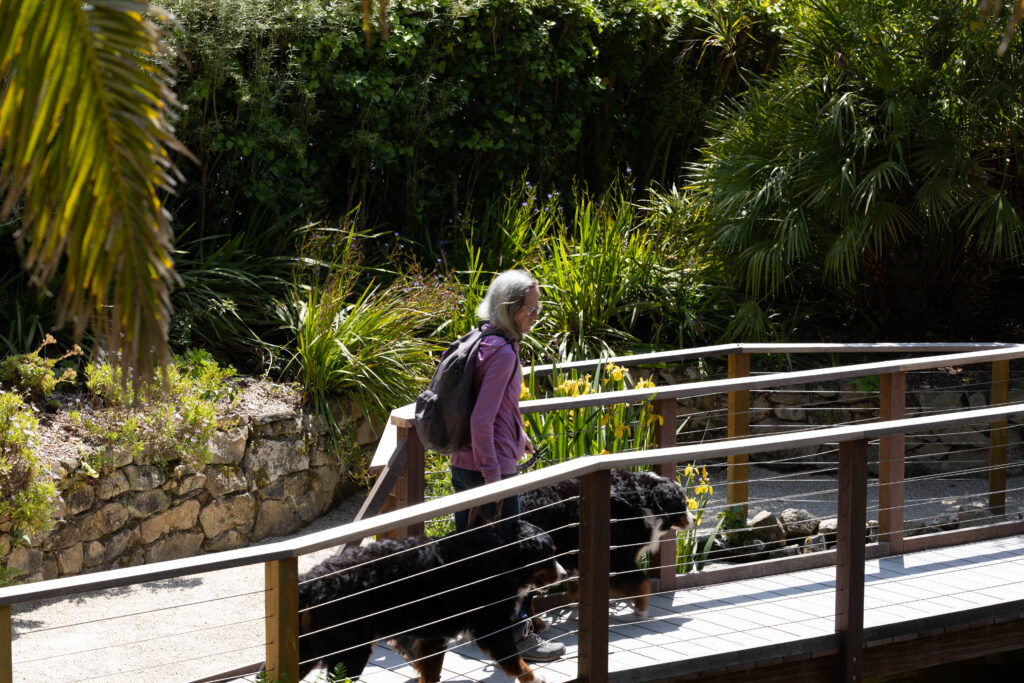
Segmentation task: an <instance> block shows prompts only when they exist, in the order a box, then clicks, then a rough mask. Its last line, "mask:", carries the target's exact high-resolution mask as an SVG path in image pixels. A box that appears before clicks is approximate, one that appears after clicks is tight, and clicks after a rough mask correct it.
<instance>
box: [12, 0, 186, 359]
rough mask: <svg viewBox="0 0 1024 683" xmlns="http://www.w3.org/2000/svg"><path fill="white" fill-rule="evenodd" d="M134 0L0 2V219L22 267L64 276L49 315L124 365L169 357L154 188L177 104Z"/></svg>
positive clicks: (152, 20)
mask: <svg viewBox="0 0 1024 683" xmlns="http://www.w3.org/2000/svg"><path fill="white" fill-rule="evenodd" d="M172 20H173V18H172V17H171V16H170V15H169V14H167V13H166V12H164V11H163V10H160V9H158V8H155V7H151V6H149V5H147V4H146V3H144V2H138V1H136V0H93V1H92V2H91V3H89V4H83V3H82V2H81V0H0V83H2V91H0V155H2V156H0V193H2V195H0V216H7V215H9V214H11V213H13V212H19V213H20V221H21V227H20V230H19V231H18V233H17V239H18V244H19V248H20V250H21V252H22V254H23V259H24V264H25V267H26V269H28V271H29V272H30V274H31V276H32V280H33V281H34V282H35V283H36V284H37V285H39V286H43V287H44V286H46V284H48V283H50V282H53V281H54V279H55V278H54V276H55V274H56V273H57V272H58V271H62V272H63V281H62V284H61V285H60V291H59V293H58V318H59V319H60V321H61V322H62V323H63V322H66V321H70V322H71V323H72V324H73V328H74V332H75V334H76V335H80V334H81V333H82V332H83V331H84V330H85V328H86V327H90V328H92V329H93V330H94V332H95V333H96V337H97V341H98V342H99V344H100V345H101V347H102V348H103V349H105V350H106V351H107V352H110V353H120V359H121V363H122V365H123V367H125V368H128V367H133V368H135V369H136V372H135V373H134V376H135V377H136V379H138V378H139V377H148V376H151V373H152V371H153V369H154V365H162V364H163V363H164V362H166V361H167V359H168V357H169V351H168V345H167V327H168V320H169V317H170V289H171V286H172V285H173V283H174V282H175V279H176V276H175V273H174V267H173V263H172V261H171V256H170V250H171V240H172V231H171V227H170V220H169V216H168V214H167V212H166V211H165V210H164V208H163V199H162V195H163V194H164V193H166V192H168V191H170V190H171V189H172V188H173V187H174V184H175V179H176V176H177V175H178V174H177V171H176V170H175V168H174V167H173V165H172V164H171V163H170V161H169V157H168V149H172V148H173V149H178V150H179V151H184V150H183V149H182V148H181V147H180V145H178V143H177V142H176V141H175V139H174V137H173V132H174V131H173V126H172V124H171V121H172V119H173V116H174V111H175V109H176V107H177V106H178V104H177V100H176V98H175V96H174V93H173V91H172V90H171V89H170V86H169V78H170V71H169V66H168V62H167V60H166V55H165V52H164V50H163V48H162V43H161V38H162V33H163V32H162V29H161V28H160V26H158V24H157V23H156V21H164V22H169V21H172Z"/></svg>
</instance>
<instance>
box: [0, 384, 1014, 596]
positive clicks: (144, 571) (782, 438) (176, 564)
mask: <svg viewBox="0 0 1024 683" xmlns="http://www.w3.org/2000/svg"><path fill="white" fill-rule="evenodd" d="M1018 416H1024V403H1016V404H1010V405H1004V406H997V407H990V408H978V409H974V410H964V411H959V412H956V413H943V414H938V415H925V416H917V417H910V418H905V419H902V420H892V421H889V422H870V423H861V424H856V425H848V426H843V427H827V428H823V429H813V430H805V431H799V432H788V433H784V434H769V435H766V436H758V437H751V438H749V439H744V440H741V441H733V442H730V441H722V442H716V443H710V444H696V445H686V446H674V447H671V448H655V449H649V450H643V451H633V452H630V453H618V454H611V455H596V456H595V455H591V456H587V457H583V458H576V459H574V460H571V461H568V462H563V463H558V464H556V465H551V466H550V467H545V468H544V469H541V470H536V471H533V472H526V473H524V474H521V475H519V476H516V477H512V478H510V479H505V480H503V481H500V482H495V483H493V484H487V485H485V486H481V487H478V488H474V489H470V490H468V491H462V492H459V493H455V494H452V495H450V496H445V497H444V498H439V499H436V500H432V501H428V502H425V503H419V504H417V505H413V506H410V507H408V508H404V509H401V510H393V511H391V512H386V513H384V514H381V515H378V516H377V517H371V518H369V519H364V520H361V521H359V522H352V523H349V524H345V525H342V526H339V527H334V528H332V529H326V530H324V531H319V532H316V533H312V534H307V535H305V536H302V537H300V538H294V539H289V540H285V541H278V542H277V543H271V544H267V545H262V546H255V547H249V548H240V549H238V550H228V551H224V552H220V553H211V554H209V555H200V556H196V557H189V558H184V559H180V560H173V561H169V562H159V563H156V564H151V565H143V566H139V567H126V568H123V569H113V570H110V571H106V572H100V573H96V574H85V575H81V576H69V577H65V578H61V579H54V580H51V581H45V582H42V583H39V584H25V585H19V586H9V587H6V588H0V605H14V604H19V603H23V602H28V601H32V600H42V599H45V598H52V597H61V596H67V595H74V594H78V593H84V592H88V591H94V590H101V589H105V588H115V587H118V586H127V585H131V584H135V583H143V582H147V581H156V580H160V579H169V578H175V577H180V576H188V575H192V574H201V573H204V572H210V571H214V570H218V569H229V568H232V567H241V566H245V565H250V564H255V563H258V562H268V561H273V560H281V559H284V558H290V557H298V556H300V555H305V554H307V553H312V552H316V551H318V550H323V549H324V548H331V547H334V546H338V545H341V544H342V543H346V542H349V541H355V540H362V539H363V538H366V537H368V536H372V535H375V534H380V533H383V532H385V531H390V530H392V529H398V528H401V527H408V526H411V525H414V524H417V523H422V522H425V521H427V520H429V519H433V518H435V517H439V516H441V515H446V514H449V513H452V512H455V511H456V510H465V509H468V508H471V507H473V506H475V505H480V504H482V503H488V502H492V501H494V500H497V499H500V498H505V497H506V496H510V495H514V494H520V493H525V492H526V491H530V490H533V489H535V488H538V487H541V486H549V485H551V484H555V483H557V482H559V481H562V480H564V479H567V478H570V477H580V476H583V475H585V474H590V473H593V472H597V471H599V470H608V469H614V468H627V467H636V466H639V465H657V464H662V463H670V462H681V461H687V462H691V461H692V462H696V461H700V460H706V459H711V458H723V457H728V456H729V455H734V454H737V453H744V452H745V453H751V454H753V453H766V452H770V451H774V450H778V449H781V448H786V449H792V448H801V447H806V446H817V445H821V444H834V443H837V442H840V441H851V440H856V439H877V438H879V437H882V436H886V435H889V434H897V433H907V432H917V431H927V430H930V429H935V428H937V427H951V426H957V425H966V424H986V423H990V422H993V421H995V420H1001V419H1008V418H1010V417H1018Z"/></svg>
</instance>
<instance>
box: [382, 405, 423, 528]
mask: <svg viewBox="0 0 1024 683" xmlns="http://www.w3.org/2000/svg"><path fill="white" fill-rule="evenodd" d="M402 439H405V465H404V468H403V470H402V473H401V474H399V475H398V480H397V481H396V482H395V487H394V488H393V489H392V490H391V495H390V496H388V500H387V502H386V503H385V504H384V508H383V510H382V511H391V510H401V509H403V508H406V507H409V506H410V505H415V504H416V503H422V502H423V498H424V491H425V488H426V473H425V472H424V471H423V468H424V452H423V443H422V442H421V441H420V436H419V434H417V433H416V428H415V426H412V425H409V426H399V427H398V436H397V440H398V442H399V443H400V442H401V441H402ZM422 533H423V523H422V522H419V523H417V524H413V525H411V526H408V527H405V528H401V529H395V530H393V531H388V532H386V533H383V534H380V537H381V538H393V539H396V540H397V539H400V538H406V537H408V536H416V535H418V534H422Z"/></svg>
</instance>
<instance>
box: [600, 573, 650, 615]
mask: <svg viewBox="0 0 1024 683" xmlns="http://www.w3.org/2000/svg"><path fill="white" fill-rule="evenodd" d="M609 597H612V598H619V599H623V600H632V601H633V612H635V613H636V615H637V616H638V617H640V618H641V619H646V618H647V606H648V604H650V602H651V581H650V579H644V580H643V581H641V582H640V585H639V586H637V587H636V588H627V587H624V586H612V587H611V592H610V594H609Z"/></svg>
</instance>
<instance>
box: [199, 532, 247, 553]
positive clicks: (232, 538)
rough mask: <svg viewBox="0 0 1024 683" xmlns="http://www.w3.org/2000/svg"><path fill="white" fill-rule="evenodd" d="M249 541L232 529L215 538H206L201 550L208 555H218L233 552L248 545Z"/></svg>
mask: <svg viewBox="0 0 1024 683" xmlns="http://www.w3.org/2000/svg"><path fill="white" fill-rule="evenodd" d="M248 543H249V539H248V538H246V536H245V535H244V534H240V533H238V532H237V531H235V530H234V529H228V530H227V531H225V532H224V533H222V534H221V535H220V536H217V537H216V538H208V539H207V540H205V541H203V550H204V551H206V552H208V553H219V552H222V551H224V550H235V549H237V548H244V547H245V546H246V545H248Z"/></svg>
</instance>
